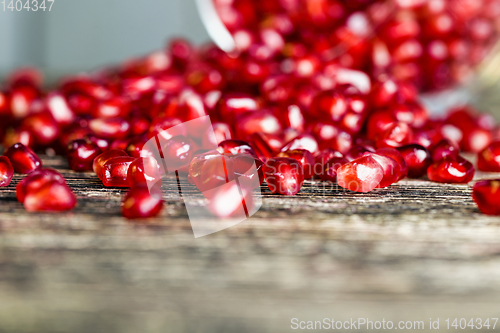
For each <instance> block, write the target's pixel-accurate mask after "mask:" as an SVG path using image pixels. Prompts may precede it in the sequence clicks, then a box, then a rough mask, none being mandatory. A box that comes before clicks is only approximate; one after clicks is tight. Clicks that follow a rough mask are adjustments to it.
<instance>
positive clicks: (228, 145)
mask: <svg viewBox="0 0 500 333" xmlns="http://www.w3.org/2000/svg"><path fill="white" fill-rule="evenodd" d="M217 150H218V151H219V153H221V154H232V155H237V154H250V155H253V156H257V155H256V154H255V151H254V150H253V148H252V146H251V145H250V144H249V143H248V142H246V141H242V140H226V141H222V142H221V143H219V148H217Z"/></svg>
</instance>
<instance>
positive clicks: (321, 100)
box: [310, 91, 348, 121]
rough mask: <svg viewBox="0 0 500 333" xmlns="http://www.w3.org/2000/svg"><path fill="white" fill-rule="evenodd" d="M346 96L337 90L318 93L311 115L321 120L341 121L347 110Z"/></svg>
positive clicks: (313, 102)
mask: <svg viewBox="0 0 500 333" xmlns="http://www.w3.org/2000/svg"><path fill="white" fill-rule="evenodd" d="M347 107H348V105H347V101H346V98H345V96H343V95H342V94H340V93H339V92H337V91H324V92H320V93H319V94H317V95H316V96H315V97H314V99H313V101H312V104H311V109H310V112H311V115H313V116H314V117H317V118H318V119H320V120H325V121H332V120H333V121H339V120H341V119H342V117H343V116H344V114H345V113H346V112H347Z"/></svg>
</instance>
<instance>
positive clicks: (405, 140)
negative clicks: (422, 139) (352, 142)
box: [377, 122, 413, 148]
mask: <svg viewBox="0 0 500 333" xmlns="http://www.w3.org/2000/svg"><path fill="white" fill-rule="evenodd" d="M412 141H413V131H412V129H411V128H410V126H408V125H407V124H405V123H402V122H399V123H394V124H391V125H389V126H388V127H387V128H386V129H385V131H383V132H382V133H381V134H380V135H378V136H377V147H378V148H398V147H402V146H405V145H408V144H410V143H411V142H412Z"/></svg>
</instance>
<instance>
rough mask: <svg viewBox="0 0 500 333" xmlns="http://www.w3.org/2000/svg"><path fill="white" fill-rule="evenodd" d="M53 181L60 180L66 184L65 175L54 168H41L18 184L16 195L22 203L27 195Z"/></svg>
mask: <svg viewBox="0 0 500 333" xmlns="http://www.w3.org/2000/svg"><path fill="white" fill-rule="evenodd" d="M52 181H57V182H60V183H61V184H63V185H66V181H65V180H64V177H63V176H62V175H61V174H60V173H59V172H57V171H55V170H52V169H41V170H36V171H33V172H32V173H30V174H29V175H28V176H26V177H24V179H23V180H21V181H20V182H19V184H17V187H16V197H17V200H18V201H19V202H20V203H24V200H25V198H26V195H27V194H28V193H31V192H37V191H38V190H39V189H40V188H41V187H42V186H43V185H44V184H46V183H48V182H52Z"/></svg>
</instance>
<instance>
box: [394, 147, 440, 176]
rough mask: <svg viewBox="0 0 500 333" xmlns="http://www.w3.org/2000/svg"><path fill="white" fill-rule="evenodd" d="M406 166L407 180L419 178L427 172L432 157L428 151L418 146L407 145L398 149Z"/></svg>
mask: <svg viewBox="0 0 500 333" xmlns="http://www.w3.org/2000/svg"><path fill="white" fill-rule="evenodd" d="M398 151H399V152H400V153H401V155H402V156H403V158H404V159H405V161H406V164H407V166H408V177H409V178H420V177H422V176H424V175H425V174H426V172H427V168H428V167H429V166H430V165H431V164H432V157H431V154H430V153H429V151H428V150H427V149H426V148H424V147H422V146H420V145H415V144H412V145H408V146H404V147H401V148H398Z"/></svg>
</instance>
